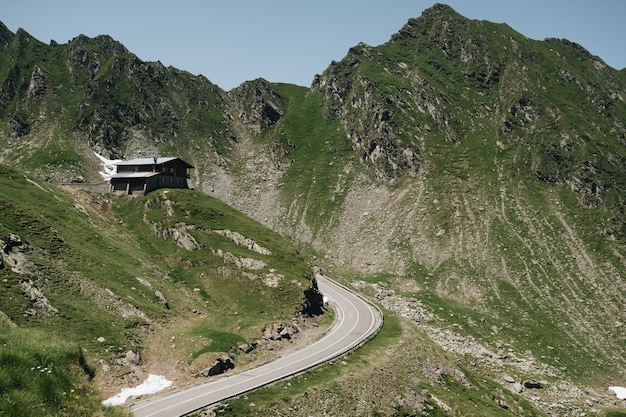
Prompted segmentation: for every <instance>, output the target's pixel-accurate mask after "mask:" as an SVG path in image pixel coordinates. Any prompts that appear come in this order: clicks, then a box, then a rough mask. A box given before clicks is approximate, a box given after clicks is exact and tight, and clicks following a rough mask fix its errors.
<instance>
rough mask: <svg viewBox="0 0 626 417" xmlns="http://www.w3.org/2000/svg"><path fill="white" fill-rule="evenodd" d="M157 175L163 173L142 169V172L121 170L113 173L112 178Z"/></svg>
mask: <svg viewBox="0 0 626 417" xmlns="http://www.w3.org/2000/svg"><path fill="white" fill-rule="evenodd" d="M155 175H161V173H160V172H151V171H142V172H120V173H118V174H113V175H112V176H111V179H115V178H149V177H153V176H155Z"/></svg>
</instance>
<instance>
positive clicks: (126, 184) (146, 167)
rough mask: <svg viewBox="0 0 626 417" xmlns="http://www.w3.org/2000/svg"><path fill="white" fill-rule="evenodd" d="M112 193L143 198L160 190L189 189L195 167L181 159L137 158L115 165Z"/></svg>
mask: <svg viewBox="0 0 626 417" xmlns="http://www.w3.org/2000/svg"><path fill="white" fill-rule="evenodd" d="M115 165H116V168H117V172H116V173H115V174H113V176H112V177H111V180H110V181H111V192H114V193H117V194H127V195H137V196H143V195H145V194H147V193H149V192H150V191H154V190H158V189H159V188H189V186H188V185H187V178H189V174H190V170H191V169H193V166H191V165H189V164H188V163H187V162H185V161H183V160H182V159H180V158H175V157H163V158H136V159H131V160H130V161H122V162H118V163H116V164H115Z"/></svg>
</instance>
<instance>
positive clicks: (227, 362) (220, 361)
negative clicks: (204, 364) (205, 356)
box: [198, 355, 235, 377]
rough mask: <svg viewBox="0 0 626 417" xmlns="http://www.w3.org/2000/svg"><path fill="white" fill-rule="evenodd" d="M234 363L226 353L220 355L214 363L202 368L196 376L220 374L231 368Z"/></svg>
mask: <svg viewBox="0 0 626 417" xmlns="http://www.w3.org/2000/svg"><path fill="white" fill-rule="evenodd" d="M234 367H235V364H234V362H233V360H232V359H231V358H230V357H229V356H228V355H222V356H220V357H219V358H217V359H216V360H215V363H214V364H213V365H211V366H210V367H208V368H205V369H203V370H202V371H200V372H199V373H198V376H204V377H208V376H213V375H220V374H223V373H224V372H226V371H228V370H229V369H233V368H234Z"/></svg>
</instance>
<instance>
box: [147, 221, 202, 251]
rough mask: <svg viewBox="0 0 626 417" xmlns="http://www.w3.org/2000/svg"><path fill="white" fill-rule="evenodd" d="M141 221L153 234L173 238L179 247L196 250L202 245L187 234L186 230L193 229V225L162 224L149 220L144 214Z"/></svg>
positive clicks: (167, 238)
mask: <svg viewBox="0 0 626 417" xmlns="http://www.w3.org/2000/svg"><path fill="white" fill-rule="evenodd" d="M143 221H144V223H145V224H147V225H148V226H149V227H150V230H151V231H152V233H153V234H154V235H155V236H158V237H160V238H162V239H165V240H169V239H171V240H173V241H174V243H176V244H177V245H178V246H180V247H181V248H184V249H187V250H188V251H194V250H198V249H200V248H201V247H202V245H200V244H199V243H198V241H197V240H196V239H195V238H194V237H193V236H191V235H190V234H189V232H188V230H193V229H195V226H193V225H188V224H185V223H176V224H175V225H174V226H169V227H168V226H164V225H162V224H159V223H156V222H151V221H150V220H148V218H147V217H145V216H144V218H143Z"/></svg>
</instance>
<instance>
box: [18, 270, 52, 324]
mask: <svg viewBox="0 0 626 417" xmlns="http://www.w3.org/2000/svg"><path fill="white" fill-rule="evenodd" d="M20 286H21V287H22V291H23V292H24V295H25V296H26V298H28V299H29V300H30V301H31V303H32V307H31V308H29V309H27V310H26V312H25V313H24V315H25V316H39V315H42V314H58V313H59V310H58V309H57V308H55V307H53V306H52V304H50V300H48V298H46V296H44V295H43V293H42V292H41V290H40V289H39V288H37V286H36V285H35V283H34V282H33V281H31V280H30V279H27V280H24V281H22V282H20Z"/></svg>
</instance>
